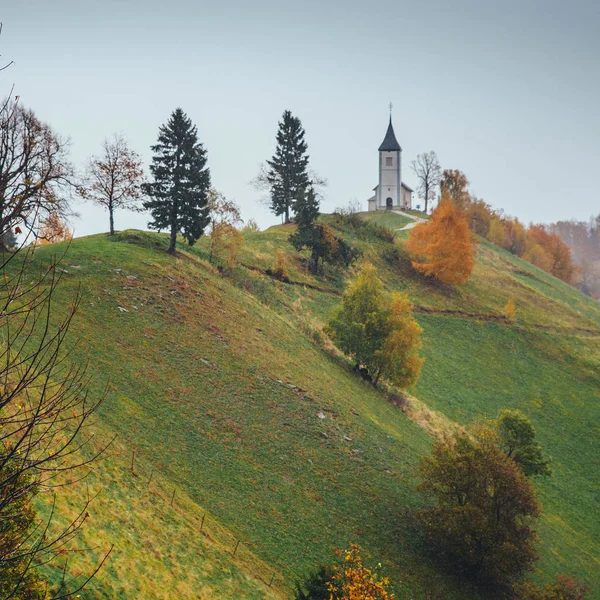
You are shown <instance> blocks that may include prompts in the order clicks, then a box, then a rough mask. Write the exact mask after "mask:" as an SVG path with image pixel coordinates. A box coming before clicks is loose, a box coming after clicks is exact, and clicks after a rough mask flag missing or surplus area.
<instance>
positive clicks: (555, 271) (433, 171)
mask: <svg viewBox="0 0 600 600" xmlns="http://www.w3.org/2000/svg"><path fill="white" fill-rule="evenodd" d="M412 167H413V170H414V172H415V175H416V177H417V181H418V187H417V193H418V195H419V197H420V198H422V199H423V201H424V204H425V212H426V213H427V211H428V206H429V203H430V202H432V201H434V200H435V199H436V198H437V195H438V190H439V196H440V199H441V200H440V203H444V202H445V201H447V200H449V199H450V200H452V202H454V204H455V206H456V207H457V209H458V212H459V213H460V214H461V215H462V216H463V217H464V218H465V219H466V220H467V223H468V227H469V228H470V229H471V231H473V232H474V233H476V234H477V235H480V236H481V237H484V238H486V239H488V240H490V241H491V242H492V243H493V244H496V245H497V246H500V247H501V248H504V249H505V250H508V251H509V252H511V253H512V254H515V255H517V256H519V257H521V258H523V259H525V260H527V261H528V262H531V263H532V264H534V265H535V266H537V267H539V268H540V269H543V270H544V271H547V272H548V273H551V274H552V275H554V276H555V277H558V278H559V279H562V280H563V281H565V282H567V283H569V284H573V283H575V282H576V280H577V276H578V270H577V269H576V267H575V265H574V262H573V259H572V256H571V252H570V251H569V247H568V245H567V243H565V239H564V238H567V237H569V236H572V234H573V228H572V227H568V226H567V225H566V224H565V223H563V224H562V225H561V226H559V224H557V225H556V226H552V225H540V224H538V225H534V224H531V225H529V227H526V226H525V225H524V224H523V223H521V222H520V221H519V220H518V219H517V218H515V217H507V216H504V215H503V214H502V211H496V210H494V209H492V207H491V206H490V205H489V204H487V203H486V202H485V201H484V200H482V199H481V198H477V197H476V196H474V195H473V194H471V193H470V192H469V190H468V186H469V181H468V179H467V177H466V176H465V174H464V173H462V172H461V171H458V170H452V169H447V170H445V171H443V172H442V170H441V167H440V163H439V160H438V158H437V155H436V154H435V152H427V153H424V154H420V155H419V156H418V157H417V159H416V160H415V161H413V163H412ZM447 211H448V208H447V207H445V208H444V212H447ZM561 231H562V232H563V234H564V236H562V237H561ZM421 237H422V240H421V243H426V241H427V240H426V239H425V234H423V236H421ZM461 239H464V236H461ZM415 244H416V242H415ZM592 245H593V244H592ZM586 246H588V247H589V242H586V243H585V244H583V245H582V248H583V247H586ZM415 249H416V248H415ZM423 271H424V272H426V273H427V269H423ZM428 274H432V273H428ZM459 279H460V277H459Z"/></svg>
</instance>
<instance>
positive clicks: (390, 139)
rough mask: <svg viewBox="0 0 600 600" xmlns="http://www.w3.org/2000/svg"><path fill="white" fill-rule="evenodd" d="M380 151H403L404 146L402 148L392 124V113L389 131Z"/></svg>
mask: <svg viewBox="0 0 600 600" xmlns="http://www.w3.org/2000/svg"><path fill="white" fill-rule="evenodd" d="M379 152H402V148H400V144H399V143H398V140H397V139H396V134H395V133H394V126H393V125H392V115H391V114H390V124H389V125H388V128H387V132H386V134H385V137H384V138H383V142H381V146H379Z"/></svg>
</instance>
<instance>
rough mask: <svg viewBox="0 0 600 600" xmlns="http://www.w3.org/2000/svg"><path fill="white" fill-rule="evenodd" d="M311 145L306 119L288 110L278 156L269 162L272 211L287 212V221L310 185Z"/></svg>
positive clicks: (278, 141) (281, 128)
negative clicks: (295, 115) (309, 162)
mask: <svg viewBox="0 0 600 600" xmlns="http://www.w3.org/2000/svg"><path fill="white" fill-rule="evenodd" d="M307 148H308V146H307V145H306V141H305V140H304V128H303V127H302V122H301V121H300V119H299V118H298V117H294V116H292V113H291V112H290V111H289V110H286V111H284V113H283V118H282V120H281V121H280V123H279V130H278V131H277V148H276V150H275V155H274V156H273V158H272V159H271V160H268V161H267V164H268V165H269V169H268V172H267V181H268V183H269V187H270V194H271V210H272V211H273V212H274V213H275V214H276V215H277V216H279V215H285V222H286V223H289V222H290V211H291V210H295V203H296V201H297V200H298V198H299V197H300V194H301V193H302V192H303V191H304V190H305V189H306V187H307V186H308V184H309V176H308V171H307V169H308V154H307V153H306V151H307Z"/></svg>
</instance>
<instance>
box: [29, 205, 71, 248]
mask: <svg viewBox="0 0 600 600" xmlns="http://www.w3.org/2000/svg"><path fill="white" fill-rule="evenodd" d="M71 237H73V233H72V232H71V230H70V229H69V228H68V226H67V224H66V223H65V222H64V221H63V220H62V219H61V218H60V215H59V214H58V213H55V212H53V213H50V214H49V215H48V216H47V217H46V218H45V219H44V220H43V221H42V222H41V223H40V228H39V229H38V232H37V238H38V239H37V241H38V243H40V244H56V243H57V242H63V241H64V240H68V239H71Z"/></svg>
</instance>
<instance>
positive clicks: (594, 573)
mask: <svg viewBox="0 0 600 600" xmlns="http://www.w3.org/2000/svg"><path fill="white" fill-rule="evenodd" d="M371 214H372V213H369V214H368V215H366V216H367V217H370V216H371ZM375 215H377V213H376V214H375ZM390 217H392V218H394V217H398V218H400V219H402V217H400V216H399V215H391V214H387V213H381V218H390ZM378 218H379V217H378ZM382 224H384V225H386V226H388V227H390V226H391V225H390V224H389V223H382ZM399 226H402V225H399ZM291 231H293V227H291V226H287V227H274V228H271V229H269V230H267V231H265V232H259V233H246V234H245V247H244V250H243V252H242V255H241V261H242V263H243V265H245V266H241V267H238V268H236V269H235V270H234V272H233V273H231V274H230V275H228V276H225V277H223V276H221V275H220V274H218V273H217V272H216V271H215V270H214V269H213V268H212V267H211V266H210V265H209V264H208V263H207V262H206V258H207V242H206V240H205V239H202V240H201V241H200V243H199V244H198V245H197V246H194V247H193V248H191V249H189V248H187V247H186V246H181V247H180V249H182V250H185V251H186V253H185V254H181V255H180V256H179V257H178V258H173V257H170V256H167V255H166V254H164V252H163V251H162V248H163V247H164V245H165V240H164V237H162V236H159V235H155V234H148V233H143V232H125V233H123V234H120V235H118V236H116V238H115V240H116V241H111V240H109V239H108V238H107V236H104V235H98V236H92V237H89V238H83V239H79V240H75V241H74V242H73V244H72V247H71V248H70V250H69V254H68V256H67V259H66V262H65V264H64V268H65V270H66V271H67V273H65V274H64V281H63V284H62V286H61V288H60V290H59V293H58V301H59V305H60V304H66V302H67V299H68V298H69V297H70V296H71V295H72V294H73V293H74V292H75V290H76V289H77V288H78V287H81V290H82V294H83V302H82V305H81V309H80V312H79V313H78V315H77V319H76V322H75V325H74V335H75V336H78V337H80V338H81V339H82V343H81V344H80V345H79V346H78V347H77V348H76V349H75V353H74V358H76V359H80V360H84V359H89V360H90V373H91V375H92V377H93V379H92V380H93V392H94V393H96V394H98V393H99V392H100V389H101V388H102V386H103V385H104V384H105V383H106V381H110V392H109V394H108V397H107V399H106V401H105V402H104V404H103V405H102V407H101V408H100V411H99V413H98V416H97V419H96V423H95V429H96V430H97V435H98V437H99V438H100V439H108V438H109V437H111V436H112V435H113V434H116V435H117V436H118V438H117V445H116V446H115V447H113V448H111V450H110V451H109V452H108V453H107V455H106V456H105V458H104V459H103V462H101V463H99V464H98V466H97V467H96V469H95V471H94V473H93V474H92V476H91V477H92V481H91V483H90V485H91V487H92V488H93V489H94V490H95V489H98V490H102V493H101V495H100V496H99V498H98V499H97V500H96V501H95V502H94V505H93V509H92V511H91V513H92V517H91V519H90V520H89V523H88V524H87V527H86V529H85V532H86V533H85V536H86V538H85V539H86V540H87V541H88V542H89V541H101V546H102V547H103V548H104V547H107V545H108V544H110V543H114V544H115V545H116V549H115V551H114V554H113V556H111V558H110V559H109V563H108V566H107V567H105V568H104V569H103V570H102V571H101V572H100V574H99V575H98V576H97V578H96V579H95V580H94V581H93V582H92V584H91V586H90V591H89V592H88V594H89V597H93V598H95V597H98V598H137V597H157V598H171V597H174V596H175V595H176V597H178V598H196V597H207V598H209V597H214V598H262V597H273V598H276V597H289V592H288V591H287V590H289V588H290V586H291V584H292V583H293V581H294V580H295V578H297V577H299V576H301V575H302V574H303V573H306V572H307V570H310V569H311V568H314V567H315V566H316V565H318V564H319V563H323V562H330V560H331V557H332V552H333V550H334V549H335V548H337V547H343V546H346V545H347V544H348V542H349V541H354V542H357V543H359V544H361V545H362V546H363V547H365V549H366V550H367V551H368V552H369V553H370V554H371V555H372V556H373V559H374V560H375V561H376V562H382V563H383V565H384V569H385V571H386V573H387V574H388V575H390V576H391V578H392V579H393V581H394V584H395V589H396V591H397V592H398V594H399V596H398V597H399V598H402V597H407V598H411V597H414V598H425V595H426V592H429V593H431V594H432V595H433V597H444V598H456V599H465V600H466V599H468V598H469V599H470V598H476V597H477V596H476V594H475V592H474V591H472V590H469V589H465V588H464V587H462V586H460V585H458V583H457V582H456V581H454V580H453V579H452V578H451V577H450V576H448V575H444V574H441V573H439V572H438V570H437V569H436V567H435V565H434V564H431V563H430V562H428V560H427V558H426V555H424V554H423V553H422V552H421V550H420V544H419V537H418V535H417V534H416V533H415V530H414V529H413V527H412V525H411V519H410V513H411V511H412V510H413V509H414V508H415V507H417V506H419V502H420V499H419V498H418V497H417V496H416V495H415V493H414V486H415V483H416V465H417V463H418V459H419V457H420V456H421V455H423V454H425V453H427V452H428V449H429V447H430V443H431V438H430V437H429V436H428V434H427V433H426V432H425V430H424V429H423V428H421V427H419V426H418V425H417V424H415V423H414V422H412V421H411V420H409V419H408V418H407V417H406V416H405V415H404V414H403V413H402V412H400V411H399V410H398V409H396V408H394V407H393V406H391V405H390V404H388V403H387V402H386V401H385V399H384V398H383V396H382V395H381V394H379V393H378V392H376V391H374V390H373V389H372V388H371V387H370V386H368V385H366V384H364V383H362V382H361V381H360V380H359V379H357V378H356V377H354V376H353V375H352V374H351V373H350V372H349V371H348V370H347V368H346V366H345V364H344V362H343V361H342V360H340V359H339V358H335V357H333V356H332V355H330V354H328V353H326V352H324V351H323V350H322V349H321V348H320V347H319V346H318V345H317V344H315V343H314V341H313V337H314V336H318V335H319V334H318V331H319V329H320V326H321V325H322V324H323V322H325V320H326V319H327V316H328V314H329V313H330V311H331V309H332V308H333V307H334V306H335V305H336V303H337V302H339V294H340V293H341V290H342V289H343V284H344V279H345V277H347V276H348V275H349V274H344V273H342V272H340V271H339V270H336V269H331V268H327V269H326V270H325V272H324V273H323V274H322V275H320V276H319V277H312V276H309V275H308V274H307V273H306V270H305V269H304V265H305V261H306V254H299V253H296V252H294V251H293V250H292V249H291V247H290V246H289V244H288V243H287V238H288V236H289V234H290V232H291ZM346 237H347V239H348V240H349V241H351V242H352V243H354V244H356V245H358V246H360V247H361V249H362V251H363V253H364V255H365V257H367V258H368V259H369V260H371V261H372V262H373V263H374V264H375V265H376V266H377V268H378V270H379V273H380V275H381V276H382V278H383V279H384V283H385V286H386V289H388V290H389V291H405V292H407V293H408V294H409V296H410V297H411V299H412V301H413V302H414V303H415V305H416V306H417V307H418V308H419V310H420V311H421V312H418V313H417V317H418V320H419V322H420V323H421V325H422V326H423V328H424V348H423V352H424V355H425V357H426V363H425V367H424V370H423V374H422V377H421V380H420V382H419V383H418V385H417V387H416V389H415V395H416V396H417V397H418V398H419V399H420V400H421V401H422V402H424V403H425V404H426V405H427V406H428V407H429V408H431V409H433V410H435V411H437V412H438V413H440V414H441V415H442V416H444V415H445V417H447V418H448V419H449V420H451V421H455V422H457V423H460V424H468V423H470V422H472V421H473V420H476V419H479V418H484V417H486V416H487V417H492V416H495V415H496V414H497V412H498V410H499V409H500V408H503V407H519V408H521V409H522V410H524V411H525V412H526V413H527V414H529V415H530V417H531V419H532V421H533V423H534V425H535V426H536V428H537V430H538V434H539V438H540V441H541V443H542V444H543V445H544V447H545V448H546V449H547V451H548V453H549V454H551V455H552V458H553V464H554V469H555V474H554V476H553V477H552V478H550V479H542V480H536V486H537V488H538V490H539V494H540V498H541V500H542V502H543V504H544V517H543V519H542V522H541V526H540V534H541V544H540V555H541V560H540V562H539V563H538V572H537V573H536V574H535V576H536V577H537V578H538V579H539V580H541V581H549V580H550V579H551V578H552V577H553V576H554V575H556V574H557V573H561V572H564V573H574V574H576V575H577V576H579V577H582V578H584V579H586V580H588V581H589V582H590V583H592V584H594V585H596V586H598V585H599V584H600V577H599V576H598V573H599V569H598V556H599V555H600V536H599V532H598V528H597V523H596V521H597V519H596V517H595V513H596V511H597V503H598V498H599V496H598V493H599V492H598V489H599V488H598V469H599V465H600V453H599V450H598V448H597V444H595V443H594V440H597V439H598V433H599V423H600V414H599V410H600V409H599V400H600V398H599V396H600V375H599V373H600V369H599V367H600V344H599V340H600V306H599V305H598V304H597V303H595V302H594V301H592V300H589V299H587V298H585V297H583V296H581V294H579V293H578V292H577V291H576V290H574V289H573V288H570V287H569V286H566V285H565V284H563V283H562V282H559V281H557V280H556V279H554V278H553V277H551V276H549V275H547V274H545V273H542V272H540V271H539V270H538V269H536V268H534V267H532V266H531V265H528V264H527V263H524V261H521V260H519V259H517V258H515V257H513V256H512V255H510V254H508V253H505V252H502V251H499V250H498V249H496V248H495V247H493V246H491V245H490V244H488V243H483V244H481V245H480V247H479V249H478V263H477V267H476V270H475V273H474V275H473V277H472V278H471V280H470V281H469V282H468V283H467V285H466V286H465V287H464V288H462V289H459V290H454V289H450V288H445V287H443V286H438V285H434V284H432V283H431V282H429V281H427V280H425V279H423V278H421V277H419V276H417V275H416V274H415V273H414V272H413V271H412V269H411V267H410V262H409V261H408V260H407V258H406V256H405V255H404V253H403V250H402V247H401V243H396V244H395V245H392V244H390V243H386V242H383V241H377V240H375V241H368V242H367V241H364V240H360V239H358V238H356V237H354V236H353V235H352V234H347V236H346ZM277 249H280V250H281V251H282V252H284V254H285V256H286V260H287V264H288V270H289V272H290V278H291V279H292V280H293V281H294V282H296V283H298V284H300V285H293V284H289V285H286V284H282V283H279V282H274V281H273V280H271V279H270V278H268V277H266V276H265V275H264V274H263V273H262V271H264V270H265V269H267V268H268V267H271V266H272V265H273V263H274V260H275V252H276V250H277ZM53 251H54V248H53V247H44V248H40V249H39V250H37V251H36V252H37V254H38V256H39V257H40V258H41V259H43V258H44V257H45V256H47V255H48V254H49V253H51V252H53ZM249 267H250V268H249ZM128 276H129V277H128ZM132 277H133V278H132ZM509 298H512V299H514V301H515V303H516V305H517V311H518V313H517V322H515V323H506V322H502V321H501V313H502V309H503V307H504V305H505V303H506V301H507V300H508V299H509ZM119 306H120V307H122V308H124V309H126V310H127V311H128V312H122V311H120V310H119V308H118V307H119ZM425 310H426V311H427V312H423V311H425ZM498 319H500V320H498ZM286 384H290V385H292V386H297V388H298V389H293V388H292V387H290V385H286ZM319 412H322V413H323V414H325V415H326V418H325V419H320V418H319V417H318V416H317V414H318V413H319ZM133 450H135V452H136V457H137V458H136V464H137V467H136V468H137V469H138V471H139V473H138V476H137V477H134V476H132V475H131V473H130V472H129V461H130V458H131V452H132V451H133ZM150 473H153V476H152V478H153V479H152V482H151V485H150V489H148V487H147V481H148V479H149V477H150ZM153 486H155V487H153ZM173 489H175V490H176V496H175V498H176V501H175V502H174V507H173V508H171V507H170V505H169V502H170V494H172V490H173ZM82 493H83V492H82V490H81V488H79V490H78V491H76V490H71V491H70V492H69V497H68V506H71V505H75V503H76V500H77V494H82ZM63 510H67V508H63ZM68 510H72V509H71V508H69V509H68ZM205 511H208V513H209V520H208V522H209V523H210V528H208V529H207V531H208V535H202V534H200V533H199V521H200V519H201V517H202V515H203V514H204V512H205ZM211 532H212V533H211ZM237 539H241V540H242V544H241V548H242V549H243V551H242V552H241V553H238V555H237V556H236V557H235V558H232V557H231V556H230V554H228V553H231V549H232V542H234V541H235V540H237ZM84 541H85V540H84ZM95 554H99V550H98V551H97V552H95ZM90 565H91V561H90V560H89V559H88V558H81V559H79V563H78V562H76V563H75V566H76V567H77V568H78V569H79V568H81V569H84V568H86V567H88V568H89V566H90ZM274 571H275V572H276V577H275V580H274V585H273V588H268V587H267V586H266V585H265V584H268V583H269V580H270V577H271V576H272V574H273V572H274ZM51 575H52V576H53V577H55V574H51ZM149 578H152V581H156V582H158V583H157V585H152V584H149V583H144V581H146V580H148V579H149ZM268 594H270V596H269V595H268Z"/></svg>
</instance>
